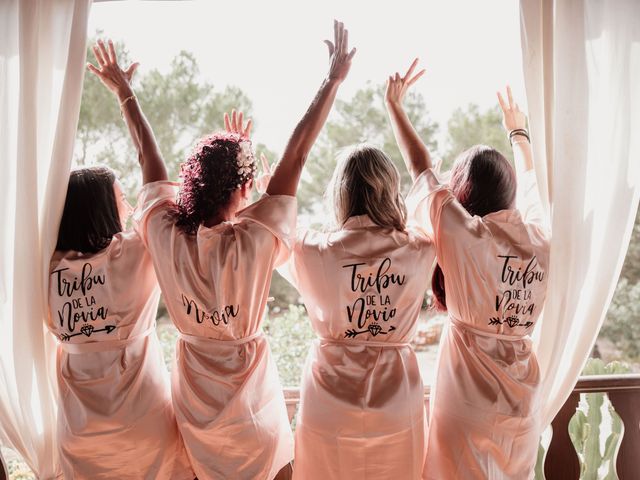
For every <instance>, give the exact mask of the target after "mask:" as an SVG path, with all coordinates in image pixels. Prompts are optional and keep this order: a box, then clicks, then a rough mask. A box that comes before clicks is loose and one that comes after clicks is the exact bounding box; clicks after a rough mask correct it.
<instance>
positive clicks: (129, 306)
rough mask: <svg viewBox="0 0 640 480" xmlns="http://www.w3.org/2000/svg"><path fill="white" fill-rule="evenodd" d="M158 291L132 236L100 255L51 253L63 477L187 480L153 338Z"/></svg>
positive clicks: (52, 325) (150, 268) (166, 378)
mask: <svg viewBox="0 0 640 480" xmlns="http://www.w3.org/2000/svg"><path fill="white" fill-rule="evenodd" d="M159 297H160V289H159V288H158V283H157V281H156V276H155V273H154V271H153V264H152V262H151V258H150V257H149V255H148V253H147V251H146V249H145V248H144V245H143V244H142V240H141V239H140V237H139V236H138V234H137V233H136V232H134V231H129V232H123V233H118V234H117V235H115V236H114V237H113V239H112V240H111V243H110V244H109V246H108V247H107V248H105V249H104V250H102V251H100V252H98V253H95V254H87V255H83V254H82V253H79V252H72V251H70V252H56V253H55V254H54V256H53V258H52V260H51V267H50V277H49V318H48V325H47V326H48V328H49V329H50V330H51V332H52V333H53V334H54V335H55V336H56V337H57V338H58V339H59V346H58V352H57V379H58V388H59V409H58V441H59V455H60V463H61V466H62V471H63V474H64V478H65V479H76V480H77V479H87V480H95V479H114V478H119V479H131V480H134V479H135V480H140V479H146V480H156V479H163V480H174V479H184V480H192V479H193V478H194V474H193V471H192V470H191V466H190V465H189V461H188V458H187V455H186V452H185V450H184V446H183V443H182V439H181V437H180V434H179V432H178V427H177V425H176V420H175V417H174V413H173V407H172V404H171V393H170V385H169V376H168V375H167V371H166V369H165V366H164V362H163V359H162V351H161V347H160V343H159V341H158V337H157V336H156V332H155V320H156V311H157V308H158V299H159Z"/></svg>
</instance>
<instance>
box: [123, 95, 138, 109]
mask: <svg viewBox="0 0 640 480" xmlns="http://www.w3.org/2000/svg"><path fill="white" fill-rule="evenodd" d="M136 99H137V97H136V96H135V95H129V96H128V97H127V98H125V99H124V100H122V101H121V102H120V108H124V106H125V105H126V104H127V102H128V101H129V100H136Z"/></svg>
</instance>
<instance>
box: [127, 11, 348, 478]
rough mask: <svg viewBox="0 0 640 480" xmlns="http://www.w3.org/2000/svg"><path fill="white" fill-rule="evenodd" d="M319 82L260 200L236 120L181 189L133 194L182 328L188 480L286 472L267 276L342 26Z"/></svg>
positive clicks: (200, 150)
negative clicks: (254, 197) (267, 321)
mask: <svg viewBox="0 0 640 480" xmlns="http://www.w3.org/2000/svg"><path fill="white" fill-rule="evenodd" d="M334 28H335V43H332V42H328V43H329V45H330V52H329V53H330V62H331V64H330V67H329V72H328V77H327V78H326V80H325V81H324V82H323V83H322V86H321V87H320V89H319V91H318V94H317V95H316V98H315V99H314V101H313V103H312V104H311V106H310V107H309V109H308V111H307V112H306V114H305V115H304V117H303V118H302V120H301V121H300V123H299V124H298V126H297V127H296V129H295V130H294V132H293V134H292V136H291V139H290V140H289V142H288V144H287V147H286V149H285V152H284V155H283V157H282V159H281V160H280V162H279V164H278V166H277V167H276V170H275V173H274V174H273V177H272V178H271V179H270V181H269V183H268V186H267V189H266V195H264V196H263V197H262V198H261V199H260V200H258V201H257V202H255V203H253V204H249V198H250V194H251V191H252V187H253V184H254V177H255V172H256V164H255V163H256V162H255V160H254V155H253V152H252V149H251V142H250V140H249V138H248V135H249V130H250V126H246V127H245V126H244V124H243V119H242V114H240V115H238V116H236V114H235V113H233V114H232V117H231V118H230V119H229V118H228V117H225V123H226V126H227V132H225V133H216V134H213V135H210V136H208V137H205V138H204V139H202V140H201V141H200V142H199V143H198V145H196V147H195V149H194V150H193V153H192V154H191V155H190V156H189V158H188V159H187V161H186V162H185V163H184V164H183V166H182V172H181V177H182V184H181V185H179V191H178V193H177V199H176V191H175V186H176V185H175V184H170V183H167V182H155V183H151V184H148V185H146V186H145V187H144V188H143V190H142V193H141V196H140V200H139V205H140V210H139V211H138V212H137V213H136V222H137V229H138V231H139V232H140V234H141V235H142V237H143V238H144V239H145V241H146V243H147V246H148V248H149V250H150V252H151V256H152V257H153V259H154V264H155V267H156V272H157V275H158V280H159V282H160V286H161V288H162V291H163V294H164V301H165V304H166V305H167V309H168V311H169V314H170V315H171V318H172V320H173V322H174V323H175V324H176V326H177V327H178V330H179V331H180V339H179V340H178V344H177V349H176V366H175V368H174V370H173V382H172V393H173V401H174V407H175V411H176V417H177V419H178V425H179V428H180V431H181V432H182V435H183V437H184V441H185V446H186V448H187V452H188V453H189V456H190V459H191V462H192V464H193V467H194V470H195V472H196V475H197V476H198V478H200V479H201V480H202V479H251V480H253V479H265V480H268V479H272V478H274V477H276V475H279V472H280V474H281V475H282V476H286V475H287V474H288V471H289V462H290V461H291V459H292V458H293V438H292V434H291V427H290V424H289V419H288V415H287V410H286V407H285V402H284V395H283V392H282V386H281V385H280V380H279V377H278V372H277V370H276V365H275V363H274V361H273V358H272V356H271V353H270V350H269V345H268V343H267V340H266V339H265V337H264V335H263V334H262V332H261V329H260V327H261V324H262V321H263V319H264V309H265V305H266V302H267V298H268V293H269V286H270V282H271V275H272V271H273V269H274V268H275V267H276V266H278V265H280V264H281V263H283V262H284V261H285V260H286V259H287V257H288V256H289V253H290V249H291V236H292V234H293V231H294V229H295V220H296V199H295V193H296V190H297V186H298V182H299V179H300V174H301V172H302V167H303V166H304V163H305V161H306V159H307V156H308V153H309V150H310V149H311V147H312V145H313V143H314V142H315V140H316V138H317V136H318V134H319V132H320V129H321V128H322V125H323V124H324V121H325V119H326V117H327V115H328V114H329V111H330V109H331V105H332V103H333V100H334V98H335V96H336V93H337V90H338V87H339V86H340V84H341V83H342V81H343V80H344V79H345V77H346V75H347V72H348V71H349V67H350V64H351V58H352V57H353V54H354V53H355V52H354V51H351V52H349V51H348V39H347V31H346V30H344V27H343V25H342V24H341V23H337V22H336V24H335V26H334Z"/></svg>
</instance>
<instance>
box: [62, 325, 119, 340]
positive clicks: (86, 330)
mask: <svg viewBox="0 0 640 480" xmlns="http://www.w3.org/2000/svg"><path fill="white" fill-rule="evenodd" d="M115 329H116V326H115V325H107V326H106V327H104V328H99V329H97V330H96V329H94V328H93V325H83V326H82V328H81V329H80V331H79V332H78V333H72V334H68V333H63V334H61V335H60V340H62V341H63V342H65V341H69V340H70V339H71V337H77V336H78V335H86V336H87V337H90V336H91V335H92V334H94V333H97V332H107V334H109V333H111V332H113V331H114V330H115Z"/></svg>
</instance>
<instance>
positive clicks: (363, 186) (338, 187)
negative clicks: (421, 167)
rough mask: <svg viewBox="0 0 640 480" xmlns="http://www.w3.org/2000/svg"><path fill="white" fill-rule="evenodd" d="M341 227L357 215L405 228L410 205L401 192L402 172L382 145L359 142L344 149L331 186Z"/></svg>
mask: <svg viewBox="0 0 640 480" xmlns="http://www.w3.org/2000/svg"><path fill="white" fill-rule="evenodd" d="M326 195H327V197H329V196H331V198H332V200H333V201H332V202H331V206H332V208H333V214H334V219H335V223H336V227H337V228H342V227H344V224H345V223H346V221H347V220H348V219H349V218H350V217H353V216H356V215H368V216H369V218H371V220H372V221H373V222H374V223H375V224H376V225H379V226H381V227H387V228H394V229H396V230H400V231H404V230H405V228H406V222H407V207H406V206H405V203H404V200H403V198H402V196H401V195H400V173H399V172H398V169H397V168H396V166H395V165H394V164H393V162H392V161H391V159H390V158H389V157H388V156H387V155H386V154H385V153H384V152H383V151H382V150H380V149H379V148H376V147H373V146H371V145H367V144H359V145H354V146H351V147H347V148H346V149H344V150H343V151H342V152H341V153H340V155H339V156H338V163H337V165H336V169H335V171H334V172H333V176H332V178H331V182H330V183H329V187H328V188H327V193H326Z"/></svg>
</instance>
